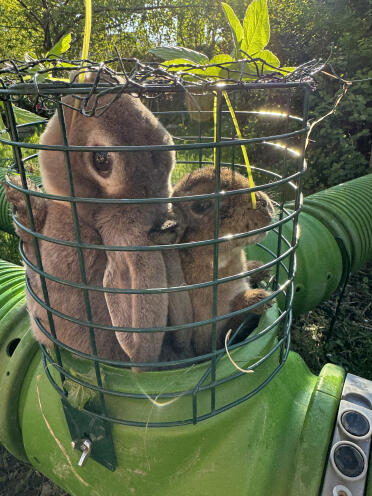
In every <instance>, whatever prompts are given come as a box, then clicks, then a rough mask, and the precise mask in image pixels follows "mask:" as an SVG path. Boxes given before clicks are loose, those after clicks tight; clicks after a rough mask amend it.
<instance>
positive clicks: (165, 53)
mask: <svg viewBox="0 0 372 496" xmlns="http://www.w3.org/2000/svg"><path fill="white" fill-rule="evenodd" d="M149 51H150V52H151V53H152V54H153V55H156V56H157V57H159V58H160V59H163V60H167V61H168V60H171V59H185V60H188V61H189V62H194V63H195V64H205V63H206V62H208V57H207V56H206V55H204V53H200V52H196V51H195V50H190V49H189V48H184V47H178V46H175V47H155V48H151V49H150V50H149Z"/></svg>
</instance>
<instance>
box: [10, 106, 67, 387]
mask: <svg viewBox="0 0 372 496" xmlns="http://www.w3.org/2000/svg"><path fill="white" fill-rule="evenodd" d="M4 103H5V105H4V107H5V113H6V119H7V125H8V129H9V135H10V137H11V139H12V140H13V141H16V142H18V141H19V136H18V131H17V125H16V121H15V116H14V111H13V105H12V102H11V101H10V99H9V98H7V99H6V100H5V101H4ZM12 149H13V156H14V161H15V163H16V166H17V169H18V172H19V174H20V176H21V180H22V187H23V188H24V189H27V190H28V186H27V178H26V173H25V169H24V165H23V157H22V152H21V149H20V147H19V146H14V145H13V146H12ZM24 196H25V197H26V198H25V199H26V205H27V215H28V220H29V222H30V227H31V229H32V231H35V220H34V214H33V212H32V205H31V198H30V195H27V194H24ZM32 242H33V245H34V253H35V257H36V262H37V266H38V269H39V270H40V271H41V272H42V273H44V268H43V263H42V259H41V253H40V245H39V240H38V239H37V238H36V237H35V236H32ZM39 277H40V284H41V290H42V293H43V298H44V301H45V303H46V305H48V307H50V300H49V293H48V288H47V284H46V281H45V277H44V275H41V274H40V275H39ZM46 312H47V316H48V323H49V328H50V332H51V334H52V336H53V337H54V338H57V335H56V330H55V326H54V320H53V315H52V313H51V312H50V311H49V310H46ZM55 352H56V359H57V363H58V365H59V366H60V367H61V368H63V367H62V358H61V354H60V351H59V349H58V347H55ZM60 378H61V382H62V384H63V382H64V380H65V377H64V375H63V374H62V373H60Z"/></svg>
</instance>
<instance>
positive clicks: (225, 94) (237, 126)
mask: <svg viewBox="0 0 372 496" xmlns="http://www.w3.org/2000/svg"><path fill="white" fill-rule="evenodd" d="M222 94H223V96H224V97H225V100H226V103H227V107H228V109H229V111H230V114H231V118H232V120H233V123H234V126H235V130H236V134H237V135H238V138H239V139H240V140H241V139H243V136H242V133H241V132H240V128H239V124H238V121H237V120H236V115H235V112H234V109H233V107H232V105H231V102H230V98H229V95H228V94H227V92H226V91H223V92H222ZM215 101H216V100H215ZM216 113H217V108H216ZM216 122H217V121H216V116H215V125H214V129H215V132H216ZM241 149H242V152H243V157H244V162H245V165H246V167H247V173H248V180H249V187H250V188H254V181H253V176H252V169H251V164H250V162H249V158H248V153H247V148H246V146H245V145H241ZM251 199H252V207H253V208H256V195H255V192H254V191H251Z"/></svg>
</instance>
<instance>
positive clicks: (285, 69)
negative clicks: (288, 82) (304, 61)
mask: <svg viewBox="0 0 372 496" xmlns="http://www.w3.org/2000/svg"><path fill="white" fill-rule="evenodd" d="M296 69H297V67H281V68H280V71H279V72H281V73H282V74H283V76H287V75H288V74H290V73H291V72H293V71H295V70H296Z"/></svg>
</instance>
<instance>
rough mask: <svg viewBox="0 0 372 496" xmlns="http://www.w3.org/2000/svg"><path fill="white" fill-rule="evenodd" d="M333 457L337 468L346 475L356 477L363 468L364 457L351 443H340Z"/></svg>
mask: <svg viewBox="0 0 372 496" xmlns="http://www.w3.org/2000/svg"><path fill="white" fill-rule="evenodd" d="M333 459H334V462H335V465H336V467H337V468H338V470H339V471H340V472H341V473H342V474H344V475H346V476H347V477H358V476H359V475H361V474H362V473H363V470H364V459H363V457H362V455H361V454H360V453H359V451H358V449H357V448H355V447H354V446H352V445H351V444H340V445H339V446H337V448H336V449H335V451H334V454H333Z"/></svg>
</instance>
